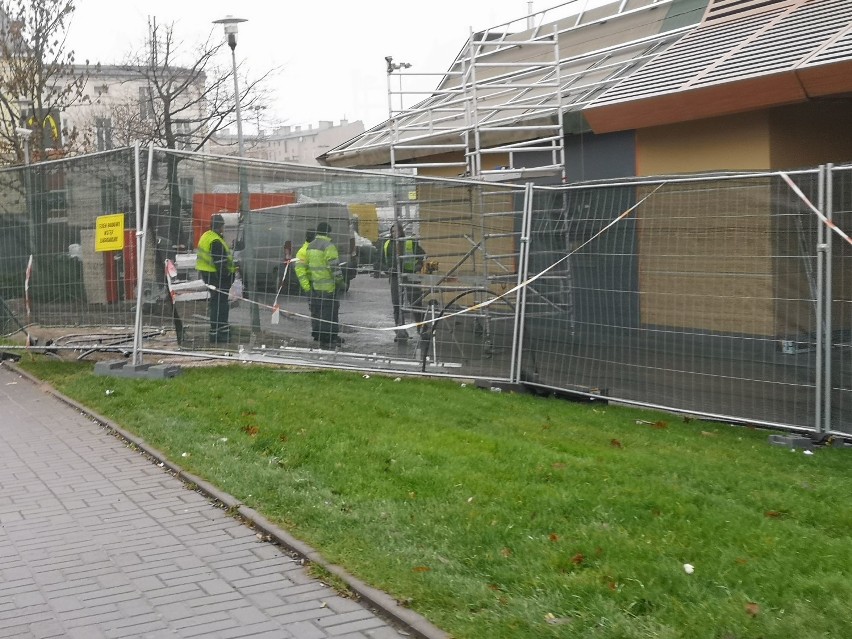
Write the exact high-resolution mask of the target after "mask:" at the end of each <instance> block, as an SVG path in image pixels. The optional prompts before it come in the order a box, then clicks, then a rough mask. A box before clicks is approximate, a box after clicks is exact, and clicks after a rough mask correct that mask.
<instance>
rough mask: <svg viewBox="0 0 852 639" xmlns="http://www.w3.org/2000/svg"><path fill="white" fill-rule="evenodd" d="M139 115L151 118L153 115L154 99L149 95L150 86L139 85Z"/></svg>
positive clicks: (146, 118)
mask: <svg viewBox="0 0 852 639" xmlns="http://www.w3.org/2000/svg"><path fill="white" fill-rule="evenodd" d="M139 117H140V118H142V119H143V120H151V119H153V117H154V99H153V98H152V97H151V87H139Z"/></svg>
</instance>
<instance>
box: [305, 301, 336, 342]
mask: <svg viewBox="0 0 852 639" xmlns="http://www.w3.org/2000/svg"><path fill="white" fill-rule="evenodd" d="M310 306H311V330H312V331H313V326H314V322H316V324H317V334H318V335H319V342H320V344H323V345H328V344H330V343H331V342H332V341H334V340H335V339H337V337H338V335H337V334H338V333H339V332H340V324H339V323H338V316H339V313H340V301H339V300H338V299H337V295H336V294H335V293H325V292H323V291H313V292H311V302H310Z"/></svg>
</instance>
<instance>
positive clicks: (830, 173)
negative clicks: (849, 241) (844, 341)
mask: <svg viewBox="0 0 852 639" xmlns="http://www.w3.org/2000/svg"><path fill="white" fill-rule="evenodd" d="M824 171H825V181H824V183H823V184H824V190H825V196H824V199H823V205H822V210H823V214H824V215H825V218H826V219H827V220H828V221H829V222H831V221H832V217H833V211H832V201H833V184H834V165H833V164H827V165H826V166H825V167H824ZM820 226H822V227H824V231H823V232H824V233H825V239H824V248H823V252H824V254H825V275H824V277H825V287H824V292H823V296H824V301H823V313H824V317H825V328H824V330H825V337H824V343H823V348H824V349H825V372H824V377H823V397H822V401H823V409H822V410H823V421H822V424H817V428H818V429H819V431H820V433H821V434H828V432H829V431H830V430H831V351H832V347H833V346H834V338H833V336H832V332H833V328H832V321H831V312H832V306H833V304H832V300H833V299H834V292H833V288H832V283H831V280H832V263H831V261H832V250H831V247H832V242H833V241H834V234H833V233H832V232H831V230H830V229H829V228H828V227H827V226H826V225H825V224H820Z"/></svg>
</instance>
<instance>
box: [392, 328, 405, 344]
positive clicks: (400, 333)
mask: <svg viewBox="0 0 852 639" xmlns="http://www.w3.org/2000/svg"><path fill="white" fill-rule="evenodd" d="M408 339H409V336H408V331H407V330H405V329H404V328H398V329H396V337H394V339H393V341H395V342H404V341H406V340H408Z"/></svg>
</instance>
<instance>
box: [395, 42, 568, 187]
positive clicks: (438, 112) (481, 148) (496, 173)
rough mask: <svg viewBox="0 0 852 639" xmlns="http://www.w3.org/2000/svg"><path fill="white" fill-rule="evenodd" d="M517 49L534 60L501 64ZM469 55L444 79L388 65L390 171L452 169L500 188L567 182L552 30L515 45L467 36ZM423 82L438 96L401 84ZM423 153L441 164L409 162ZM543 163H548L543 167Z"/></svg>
mask: <svg viewBox="0 0 852 639" xmlns="http://www.w3.org/2000/svg"><path fill="white" fill-rule="evenodd" d="M517 47H527V48H528V49H533V50H536V53H535V54H534V55H533V56H532V58H530V59H529V60H528V61H521V62H506V61H501V59H500V57H501V54H505V52H506V51H508V50H509V49H514V48H517ZM466 49H467V54H466V56H463V57H462V58H461V59H460V60H458V61H457V63H456V65H454V67H455V70H454V69H451V70H450V71H444V72H441V73H428V72H427V73H421V72H412V71H408V69H409V68H410V67H411V65H410V64H408V63H405V62H403V63H394V62H393V58H392V57H390V56H388V57H387V58H385V60H386V62H387V75H388V116H389V118H388V123H389V126H390V141H389V145H388V146H389V149H390V164H391V168H392V169H394V170H396V169H397V168H398V167H400V166H404V167H405V168H415V169H436V168H437V169H451V170H455V172H456V174H457V176H458V177H473V178H476V179H483V180H498V181H503V180H510V179H511V180H518V179H523V178H526V177H533V176H542V175H552V176H558V177H560V178H561V179H564V173H565V146H564V138H563V134H562V130H563V122H562V111H563V105H562V101H561V98H560V96H561V91H560V86H561V78H560V60H559V32H558V30H557V28H556V27H555V26H554V27H553V30H552V32H551V33H549V34H548V35H543V34H534V35H532V36H529V37H517V36H516V37H514V38H512V37H508V36H507V34H502V35H501V36H499V37H495V36H494V35H492V34H491V33H490V32H489V31H484V32H481V33H473V31H472V30H471V34H470V38H469V40H468V45H467V47H466ZM424 77H437V78H440V83H439V85H438V88H437V89H433V90H429V91H417V90H412V89H408V88H406V87H405V86H404V84H403V83H404V81H405V80H406V79H411V78H424ZM419 95H426V96H428V99H424V100H422V101H421V102H419V103H418V104H417V105H415V106H413V107H405V106H404V102H405V99H406V98H411V97H416V96H419ZM553 97H555V98H556V99H555V100H554V99H553ZM397 102H398V103H399V106H397V104H396V103H397ZM530 113H533V116H532V117H531V116H530ZM403 122H404V124H402V123H403ZM454 139H455V140H460V141H454ZM421 152H426V153H425V154H426V155H429V156H433V157H434V156H444V157H443V158H442V159H441V160H440V161H432V162H418V161H416V160H411V159H408V158H410V157H416V156H417V155H420V154H421ZM488 156H490V157H492V158H505V160H506V163H505V164H498V163H497V162H498V161H499V160H495V161H490V162H489V161H487V160H486V159H485V158H487V157H488ZM535 156H538V157H537V158H536V159H533V160H530V158H533V157H535ZM542 157H543V158H546V159H547V161H546V162H544V163H542V162H540V161H539V160H540V158H542ZM401 158H404V162H403V163H401V162H399V160H400V159H401ZM560 181H561V180H560Z"/></svg>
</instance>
